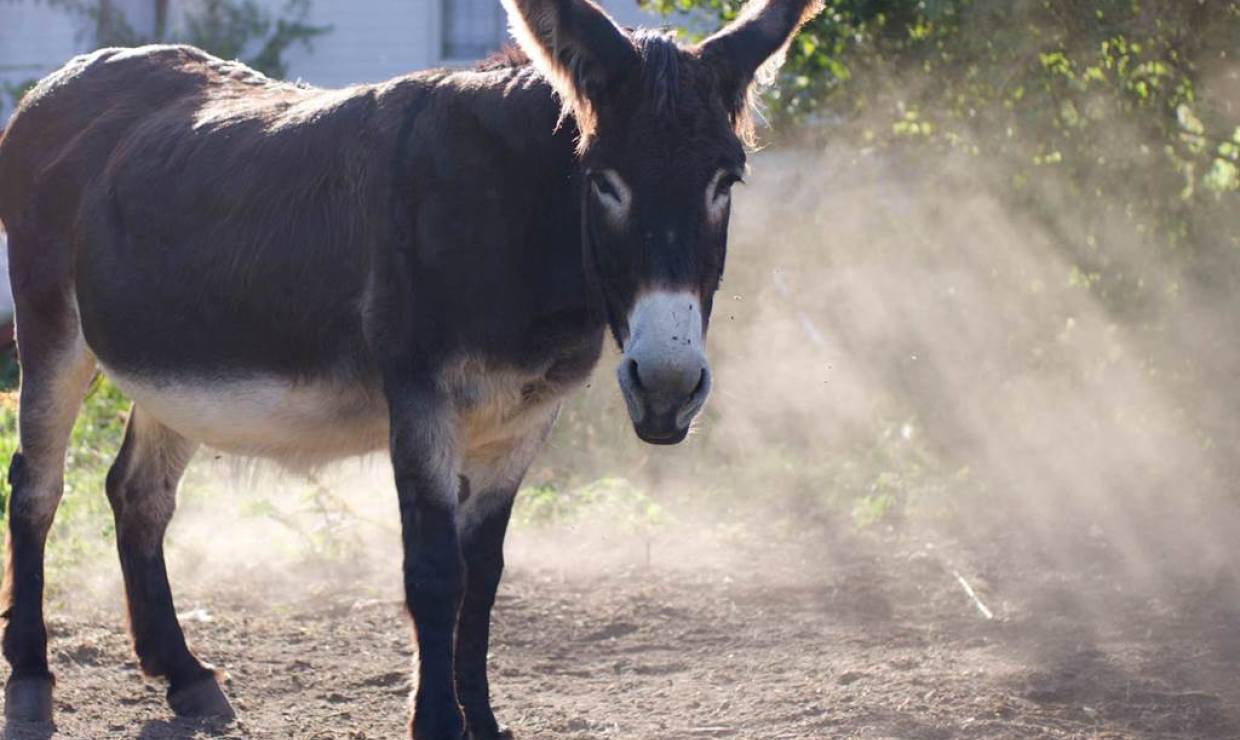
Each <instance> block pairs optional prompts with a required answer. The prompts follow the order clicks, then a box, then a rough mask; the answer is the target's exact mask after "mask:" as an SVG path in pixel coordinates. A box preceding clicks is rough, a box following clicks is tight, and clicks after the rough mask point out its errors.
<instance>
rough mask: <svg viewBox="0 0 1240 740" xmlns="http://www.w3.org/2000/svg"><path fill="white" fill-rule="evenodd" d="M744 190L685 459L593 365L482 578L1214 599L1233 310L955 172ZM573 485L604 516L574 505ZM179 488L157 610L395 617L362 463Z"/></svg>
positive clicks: (371, 482) (797, 180)
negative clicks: (1078, 262) (298, 601)
mask: <svg viewBox="0 0 1240 740" xmlns="http://www.w3.org/2000/svg"><path fill="white" fill-rule="evenodd" d="M748 180H749V182H748V184H747V185H746V186H744V187H743V189H738V192H737V195H736V203H735V206H734V214H733V229H732V237H731V240H730V246H729V264H728V271H727V275H726V276H725V281H724V286H723V288H722V290H721V291H720V293H719V294H718V296H717V298H716V304H715V309H714V314H713V318H712V328H711V334H710V339H709V343H710V345H711V346H710V355H711V360H712V363H713V366H714V369H715V373H716V378H717V384H716V391H715V393H714V396H713V398H712V399H711V401H710V403H709V406H708V410H707V412H706V413H705V414H704V416H703V418H702V419H701V420H699V422H698V425H697V429H696V430H695V432H694V434H693V435H692V436H691V437H690V439H689V440H688V441H687V442H686V443H685V444H683V445H681V446H680V447H677V448H672V449H655V448H650V447H646V446H644V445H642V444H640V443H639V442H637V441H636V440H635V439H634V438H633V435H632V433H631V430H630V429H629V427H628V423H627V420H626V417H625V414H624V411H623V406H622V404H621V402H620V398H619V393H618V391H617V389H616V388H615V384H614V380H613V379H612V376H611V371H612V367H613V365H614V362H615V356H614V351H612V352H609V353H608V354H606V355H605V357H604V358H603V361H602V362H601V363H600V366H599V370H598V372H597V373H596V374H595V377H594V378H593V380H592V382H591V383H590V384H589V386H588V387H587V388H586V389H585V390H584V391H583V392H582V393H581V394H580V395H579V396H578V397H577V398H575V399H573V400H572V401H571V402H570V403H569V404H568V406H567V407H566V409H565V412H564V414H563V416H562V418H561V421H560V424H559V429H558V431H557V433H556V435H555V436H554V437H553V439H552V441H551V443H550V445H549V447H548V449H547V451H546V452H545V454H544V455H543V456H542V458H541V459H540V460H539V461H538V462H537V463H536V464H535V465H534V467H533V468H532V469H531V472H530V475H529V477H528V479H527V490H526V492H525V493H524V494H523V495H522V500H523V501H525V500H526V499H530V497H533V499H537V500H535V501H534V505H533V506H532V507H531V506H524V505H523V506H524V508H523V507H521V506H519V508H518V512H517V517H516V522H515V524H514V530H513V533H512V535H511V537H510V539H511V542H510V548H509V550H510V558H509V560H510V563H513V564H514V566H516V567H518V568H519V567H523V566H529V567H531V568H544V567H545V568H551V569H554V570H556V571H557V572H579V573H584V574H590V573H596V572H598V571H600V570H602V571H606V570H608V569H610V568H615V567H628V566H632V565H644V564H650V563H652V562H653V563H655V564H659V563H662V564H664V565H673V564H674V565H677V566H683V567H690V568H691V567H702V564H703V563H712V564H716V565H717V564H719V563H721V562H726V563H727V564H728V566H727V567H738V568H743V567H744V566H745V562H746V560H747V559H752V558H753V557H755V556H754V554H753V553H754V552H755V551H760V550H762V549H763V547H764V545H763V543H772V542H774V541H776V540H780V539H796V540H797V541H798V542H801V543H802V546H803V547H805V548H808V555H809V557H810V558H811V559H815V558H816V559H818V560H820V561H822V562H823V563H826V562H828V561H829V560H830V558H831V553H832V552H833V551H835V550H836V549H838V544H833V541H832V536H833V534H832V533H835V534H839V533H841V532H843V533H844V535H843V536H845V537H853V536H855V535H856V534H857V533H866V532H871V533H884V532H886V533H892V532H895V533H896V534H898V535H900V536H902V537H905V539H906V540H907V541H909V542H915V543H921V544H919V545H917V546H922V545H927V546H940V547H946V546H948V543H954V544H953V545H952V546H954V547H957V548H958V550H959V551H960V552H961V553H963V554H962V555H960V557H961V558H963V560H962V561H961V562H963V563H965V565H964V566H962V567H966V568H969V567H973V566H971V565H968V564H969V563H970V562H973V563H977V562H983V561H985V560H987V559H988V558H991V557H993V556H994V554H995V553H996V552H1002V553H1004V554H1005V556H1007V557H1011V558H1012V559H1013V567H1014V568H1016V569H1017V570H1021V569H1022V568H1023V569H1027V570H1028V571H1030V572H1037V571H1040V570H1042V569H1045V568H1052V569H1061V570H1064V571H1066V572H1073V571H1077V570H1080V569H1081V568H1082V567H1083V560H1082V559H1086V560H1088V559H1094V560H1097V559H1098V558H1103V559H1105V560H1106V563H1107V566H1108V568H1109V569H1110V570H1109V571H1108V572H1110V573H1112V574H1113V575H1115V576H1116V577H1122V578H1124V579H1129V580H1130V581H1131V583H1132V584H1134V585H1135V584H1142V585H1143V586H1144V587H1148V588H1165V587H1168V585H1169V584H1175V583H1177V582H1179V581H1180V580H1181V579H1185V578H1189V579H1199V580H1202V579H1204V580H1206V581H1219V580H1220V579H1221V580H1222V581H1229V580H1231V579H1233V578H1234V576H1232V569H1233V568H1234V552H1235V542H1237V534H1238V533H1240V507H1238V506H1237V504H1238V500H1237V496H1236V495H1235V492H1234V486H1233V485H1232V481H1233V480H1234V473H1235V472H1236V471H1235V458H1236V452H1237V450H1236V448H1235V445H1236V440H1237V439H1240V429H1237V424H1236V421H1235V419H1237V418H1238V417H1237V415H1236V414H1235V413H1234V412H1235V410H1236V409H1235V406H1236V405H1237V403H1236V400H1235V398H1234V397H1232V396H1233V394H1230V393H1229V390H1228V389H1229V388H1230V386H1231V385H1232V379H1234V378H1235V377H1237V374H1238V373H1237V371H1238V370H1240V356H1238V354H1237V350H1236V346H1235V343H1234V342H1233V341H1231V339H1232V334H1234V329H1233V324H1232V319H1231V317H1232V316H1234V315H1236V313H1235V309H1236V306H1235V305H1233V304H1234V303H1235V300H1234V299H1233V300H1229V301H1225V302H1220V301H1219V300H1218V298H1217V296H1206V295H1204V294H1198V293H1197V292H1196V291H1195V288H1194V285H1195V283H1194V277H1193V276H1192V275H1189V274H1186V272H1185V270H1184V268H1182V267H1180V266H1177V265H1175V264H1173V263H1171V262H1170V261H1166V262H1159V261H1158V259H1157V258H1156V257H1155V256H1154V255H1156V254H1157V250H1155V249H1153V248H1152V247H1151V245H1150V243H1149V241H1148V239H1149V237H1148V236H1144V235H1141V234H1138V233H1134V232H1132V231H1126V230H1125V229H1126V228H1127V227H1126V226H1125V225H1124V224H1116V223H1090V224H1089V228H1088V229H1086V228H1084V226H1083V223H1082V219H1086V218H1088V217H1089V214H1087V213H1081V212H1080V211H1079V209H1077V208H1076V206H1075V204H1072V203H1068V202H1065V203H1063V204H1062V207H1061V208H1059V209H1056V210H1054V212H1053V215H1052V217H1050V218H1046V217H1041V218H1038V217H1034V216H1032V215H1028V214H1027V213H1026V212H1024V211H1022V210H1020V209H1018V208H1016V207H1014V206H1012V205H1011V204H1010V202H1008V201H1006V200H1005V197H1004V188H1003V184H1004V182H1005V173H1004V172H1002V171H998V170H997V169H995V168H991V167H990V166H988V164H987V163H986V162H983V161H979V160H978V159H977V158H975V157H968V156H966V155H945V156H942V157H938V158H935V159H934V160H933V161H931V162H930V163H929V164H928V163H927V158H926V157H924V156H923V157H921V158H920V159H919V160H908V159H905V158H903V157H901V156H899V155H898V153H895V152H891V151H883V150H866V149H861V150H858V149H855V148H851V147H843V146H840V147H826V148H813V149H810V148H795V147H788V148H783V149H778V148H777V149H772V150H770V151H765V152H760V153H758V154H757V155H755V156H754V157H753V160H752V173H751V175H750V177H749V178H748ZM1084 232H1090V233H1091V238H1094V239H1097V240H1099V241H1102V240H1106V241H1107V242H1108V244H1109V245H1111V246H1112V247H1113V248H1112V249H1111V254H1113V255H1114V254H1119V255H1122V258H1123V259H1124V260H1127V262H1126V263H1124V264H1114V263H1112V264H1111V265H1110V266H1109V267H1108V269H1110V270H1113V271H1118V272H1121V273H1123V274H1125V275H1128V276H1131V279H1132V280H1139V281H1142V282H1143V283H1144V284H1148V285H1153V286H1156V289H1155V290H1152V291H1146V293H1147V294H1148V295H1152V296H1153V298H1149V297H1148V296H1147V299H1146V303H1145V304H1144V305H1143V306H1142V307H1141V309H1140V311H1139V312H1137V317H1136V318H1135V319H1134V318H1132V317H1129V316H1117V315H1116V313H1115V310H1114V307H1112V306H1108V305H1107V304H1106V303H1105V302H1104V301H1103V300H1101V299H1100V298H1098V297H1097V295H1096V294H1095V292H1094V291H1091V290H1090V288H1089V285H1088V277H1087V276H1083V275H1082V274H1081V272H1080V269H1079V268H1078V267H1077V266H1075V264H1074V261H1073V258H1072V255H1071V254H1070V253H1067V252H1065V250H1063V249H1062V248H1061V246H1060V244H1061V243H1060V239H1061V238H1062V235H1063V234H1064V233H1084ZM1116 244H1119V245H1121V246H1123V248H1114V245H1116ZM1124 245H1126V246H1124ZM600 479H602V480H603V481H604V482H605V483H606V482H607V481H612V482H613V483H615V485H612V486H611V488H610V489H608V491H607V493H608V495H607V496H597V495H596V496H589V495H587V496H584V497H582V496H580V495H579V494H580V491H581V490H583V489H584V488H589V487H590V486H591V485H594V484H595V483H596V482H597V481H599V480H600ZM606 487H607V486H606V485H605V486H604V488H606ZM183 489H184V490H183V492H182V502H181V508H180V510H179V512H178V516H177V518H176V520H175V521H174V524H173V527H172V529H171V531H170V535H169V544H168V548H169V552H170V555H169V561H170V567H171V568H172V570H173V574H172V578H173V582H174V583H178V582H179V583H197V584H202V585H203V590H210V586H209V584H225V585H226V584H229V583H234V582H238V580H239V578H240V576H242V575H244V576H245V578H241V579H240V580H245V579H258V580H259V581H260V582H262V583H265V584H267V585H266V586H264V593H265V595H267V596H270V595H271V594H274V593H283V594H286V595H288V596H289V597H290V598H296V594H297V593H298V592H299V591H300V590H305V589H311V590H313V589H314V588H317V587H318V586H314V585H313V584H315V583H327V584H330V582H331V581H332V580H333V579H338V578H341V577H344V578H346V579H348V580H350V581H351V582H352V583H364V584H368V585H367V587H368V588H370V589H371V590H373V591H374V592H375V593H376V594H382V595H383V596H384V597H388V598H398V596H399V559H400V555H399V552H400V548H399V538H398V519H397V512H396V505H395V500H394V499H395V496H394V493H393V490H392V481H391V475H390V472H389V470H388V467H387V462H386V460H385V459H383V458H381V457H377V458H372V459H368V460H366V461H363V462H361V463H348V464H344V465H341V466H338V467H337V468H335V469H332V470H330V471H327V472H325V473H324V474H323V475H322V477H321V478H320V479H316V480H313V481H306V480H302V479H300V478H296V477H290V476H284V475H281V474H278V473H274V472H269V471H265V470H263V469H262V468H261V467H260V468H257V469H256V468H255V467H254V466H253V465H251V464H248V463H246V464H241V463H231V462H229V461H228V460H226V459H225V460H218V459H215V458H214V456H212V455H210V454H203V455H200V457H199V459H198V460H197V461H196V463H195V465H194V466H193V467H192V469H191V472H190V474H189V476H188V478H187V481H186V483H185V485H184V487H183ZM617 491H618V493H617ZM612 494H615V495H612ZM557 496H562V497H565V498H566V500H567V503H565V504H564V505H563V506H558V505H551V504H548V503H547V502H548V501H549V500H552V499H554V498H555V497H557ZM574 496H576V498H574ZM609 496H610V498H609ZM533 499H531V500H533ZM600 501H601V502H602V503H603V504H604V505H603V506H599V505H598V504H599V502H600ZM540 506H541V507H542V508H539V507H540ZM548 507H550V508H548ZM557 507H558V508H557ZM548 511H551V512H552V513H550V514H548ZM652 511H654V514H651V512H652ZM555 512H559V513H558V514H557V513H555ZM742 541H743V542H745V543H748V545H747V546H744V547H741V546H738V544H737V543H738V542H742ZM970 552H972V553H974V554H972V555H969V554H968V553H970ZM823 567H828V566H826V565H824V566H823ZM979 568H980V566H979V567H976V568H974V570H973V572H977V570H979ZM108 570H109V571H111V569H108ZM317 576H322V578H317ZM103 581H104V582H105V583H107V584H108V586H107V587H106V589H104V590H107V591H111V592H113V593H114V594H119V588H120V586H119V577H118V576H111V577H103ZM307 584H311V585H307ZM100 588H101V587H99V586H96V587H95V589H94V590H99V589H100Z"/></svg>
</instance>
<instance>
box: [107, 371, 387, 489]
mask: <svg viewBox="0 0 1240 740" xmlns="http://www.w3.org/2000/svg"><path fill="white" fill-rule="evenodd" d="M105 372H107V374H108V376H109V377H110V378H111V379H112V380H113V382H115V383H116V385H117V387H118V388H120V389H121V391H122V392H124V393H125V395H127V396H128V397H129V398H131V399H132V400H133V401H134V402H135V403H137V404H138V405H139V406H140V407H141V408H142V409H143V411H144V412H146V413H148V414H150V415H151V416H153V417H154V418H156V419H158V420H159V421H160V422H161V423H163V424H164V425H165V426H168V427H170V428H171V429H174V430H176V431H177V432H178V433H180V434H181V435H182V436H184V437H186V438H188V439H191V440H194V441H196V442H200V443H202V444H205V445H207V446H209V447H213V448H216V449H219V450H222V451H224V452H229V453H233V454H238V455H245V456H250V457H263V458H270V459H273V460H276V461H277V462H279V463H281V464H282V465H285V466H287V467H292V468H304V467H313V466H315V465H319V464H322V463H326V462H330V461H332V460H336V459H339V458H343V457H350V456H353V455H361V454H365V453H368V452H373V451H375V450H379V449H382V448H384V447H386V445H387V442H388V409H387V402H386V400H385V399H384V398H383V396H382V394H381V393H380V392H379V391H378V389H370V388H367V387H365V386H364V385H362V384H351V383H336V382H328V381H321V382H292V381H289V380H286V379H282V378H279V377H275V376H252V377H247V378H236V379H186V378H145V377H140V376H134V375H126V374H125V373H121V372H116V371H113V370H110V369H108V368H105Z"/></svg>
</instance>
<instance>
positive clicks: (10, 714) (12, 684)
mask: <svg viewBox="0 0 1240 740" xmlns="http://www.w3.org/2000/svg"><path fill="white" fill-rule="evenodd" d="M4 716H5V718H7V719H14V720H21V721H23V722H51V721H52V679H50V678H18V679H10V680H9V683H8V685H7V686H5V687H4Z"/></svg>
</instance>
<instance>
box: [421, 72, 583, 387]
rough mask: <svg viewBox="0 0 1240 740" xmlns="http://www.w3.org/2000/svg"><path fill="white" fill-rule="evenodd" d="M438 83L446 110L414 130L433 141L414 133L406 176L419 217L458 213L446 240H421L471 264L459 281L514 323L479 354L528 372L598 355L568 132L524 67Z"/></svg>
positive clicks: (435, 110)
mask: <svg viewBox="0 0 1240 740" xmlns="http://www.w3.org/2000/svg"><path fill="white" fill-rule="evenodd" d="M438 86H439V91H440V92H441V93H443V94H442V96H438V95H437V97H440V100H442V103H443V104H435V103H432V104H431V105H430V106H429V107H428V108H427V110H426V111H425V114H424V115H427V116H429V118H428V120H427V121H426V124H428V125H425V126H423V125H419V126H418V127H417V128H418V129H421V130H422V131H426V130H428V129H429V130H432V131H436V132H441V133H440V134H439V135H438V136H431V137H428V136H425V135H424V134H415V135H414V137H413V138H412V139H411V140H410V146H411V147H412V148H413V157H412V160H413V161H412V162H411V163H410V165H411V166H410V171H411V172H413V173H414V175H413V177H414V179H415V188H416V189H417V190H419V191H420V192H423V193H426V194H427V198H428V199H427V201H425V202H424V203H422V204H420V205H419V210H420V211H424V210H430V211H433V212H436V213H438V212H440V211H441V210H442V209H448V210H453V211H455V210H458V209H459V210H460V213H459V220H458V221H457V223H456V224H454V228H453V229H452V230H451V231H450V232H444V233H439V234H427V235H426V236H429V238H430V241H432V242H438V243H439V244H445V243H447V244H453V246H454V249H456V248H459V249H460V250H461V252H462V253H464V254H468V255H470V257H469V259H470V260H472V261H471V262H470V263H469V264H468V265H461V266H460V272H462V273H463V272H466V271H467V272H469V273H471V278H470V279H468V281H467V282H469V283H471V284H473V285H476V286H479V287H480V289H485V290H486V291H487V292H486V293H485V296H486V298H487V299H488V305H489V306H490V310H491V311H494V312H497V313H499V312H503V313H505V314H506V316H505V317H504V318H505V319H511V320H503V319H500V320H497V321H495V322H494V323H493V324H491V327H492V329H493V330H494V329H499V328H500V327H502V330H503V331H506V332H508V334H507V335H506V337H500V336H499V335H497V334H496V333H494V332H493V331H492V332H488V334H489V336H487V337H486V342H487V345H488V347H496V348H501V350H502V351H503V352H505V354H508V355H509V356H512V355H513V354H514V353H515V354H519V355H520V356H521V357H522V359H523V361H528V362H529V363H530V364H539V363H545V362H546V361H548V360H551V361H553V362H554V361H555V358H556V357H558V356H559V355H561V354H562V353H563V352H564V351H565V350H566V349H569V348H574V347H576V348H579V347H582V346H586V347H596V345H598V344H599V343H600V342H599V341H598V337H600V336H601V334H602V331H603V322H602V320H601V318H599V317H598V316H597V314H596V312H595V311H593V310H592V307H591V300H590V293H589V289H588V282H587V280H586V276H585V273H584V267H583V250H582V242H581V239H582V227H581V218H582V216H581V193H582V190H581V188H582V185H581V177H582V175H581V172H580V165H579V164H578V161H577V155H576V143H577V128H576V125H575V123H574V122H573V120H572V119H571V117H569V118H563V119H562V117H561V115H560V102H559V100H558V99H557V98H556V95H555V93H554V91H553V89H552V88H551V86H550V84H548V83H547V82H546V80H544V79H543V78H542V77H541V76H540V75H539V74H538V73H537V72H536V71H535V70H533V69H532V68H531V67H528V66H516V67H501V68H497V69H487V70H479V71H470V72H457V73H452V74H449V75H447V76H445V77H443V78H441V80H440V81H439V83H438ZM418 185H421V186H422V187H416V186H418ZM419 220H422V219H419ZM419 231H420V232H421V231H422V230H421V229H419ZM463 234H464V236H463ZM428 246H432V248H434V246H433V245H428ZM453 271H454V272H456V271H457V270H453ZM481 286H487V287H486V288H481ZM521 326H524V327H526V330H524V331H523V330H522V329H521V328H520V327H521ZM507 337H511V339H508V338H507ZM573 351H578V350H573ZM594 355H595V356H596V355H597V348H595V349H594ZM593 359H595V358H594V357H591V358H590V361H591V363H592V362H593Z"/></svg>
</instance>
